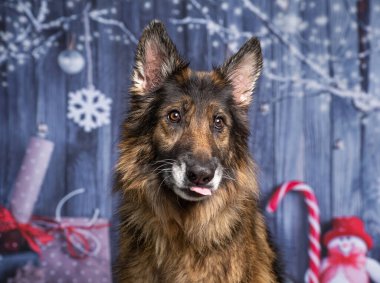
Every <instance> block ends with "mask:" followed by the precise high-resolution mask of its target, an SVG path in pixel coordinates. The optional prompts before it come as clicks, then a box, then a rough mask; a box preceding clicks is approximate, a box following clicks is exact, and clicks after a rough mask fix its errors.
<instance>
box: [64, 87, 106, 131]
mask: <svg viewBox="0 0 380 283" xmlns="http://www.w3.org/2000/svg"><path fill="white" fill-rule="evenodd" d="M111 103H112V100H111V99H110V98H108V97H106V96H105V95H104V94H103V93H101V92H100V91H99V90H97V89H95V87H93V86H90V87H88V88H83V89H81V90H78V91H75V92H70V93H69V112H68V114H67V117H68V118H70V119H72V120H73V121H74V122H75V123H77V124H78V125H79V126H81V127H82V128H83V129H84V130H85V131H86V132H90V131H91V130H93V129H96V128H98V127H101V126H103V125H108V124H109V123H110V110H111Z"/></svg>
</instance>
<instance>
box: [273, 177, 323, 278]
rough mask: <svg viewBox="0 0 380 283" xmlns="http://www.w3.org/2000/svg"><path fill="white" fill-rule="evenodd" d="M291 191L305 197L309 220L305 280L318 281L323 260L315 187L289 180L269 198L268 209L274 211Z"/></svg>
mask: <svg viewBox="0 0 380 283" xmlns="http://www.w3.org/2000/svg"><path fill="white" fill-rule="evenodd" d="M290 191H297V192H300V193H302V195H303V197H304V198H305V202H306V205H307V211H308V222H309V249H308V254H309V269H308V270H307V272H306V274H305V282H307V283H318V282H319V280H318V275H319V267H320V260H321V255H320V254H321V246H320V244H319V237H320V233H321V228H320V222H319V208H318V201H317V198H316V197H315V195H314V192H313V189H312V188H311V187H310V186H308V185H306V184H305V183H302V182H300V181H290V182H287V183H285V184H283V185H282V186H280V187H279V188H278V189H277V191H276V192H275V193H274V195H273V196H272V197H271V199H270V200H269V203H268V205H267V208H266V209H267V211H268V212H270V213H274V212H275V210H276V209H277V207H278V205H279V203H280V202H281V200H282V199H283V198H284V197H285V195H286V194H287V193H288V192H290Z"/></svg>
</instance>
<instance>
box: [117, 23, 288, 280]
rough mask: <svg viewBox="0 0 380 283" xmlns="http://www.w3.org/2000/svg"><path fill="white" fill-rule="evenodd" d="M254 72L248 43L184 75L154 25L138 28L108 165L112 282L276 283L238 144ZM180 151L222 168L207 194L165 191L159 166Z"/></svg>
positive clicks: (258, 58)
mask: <svg viewBox="0 0 380 283" xmlns="http://www.w3.org/2000/svg"><path fill="white" fill-rule="evenodd" d="M261 67H262V55H261V50H260V44H259V41H258V40H257V39H255V38H252V39H250V40H249V41H247V42H246V43H245V44H244V46H243V47H242V48H241V49H240V51H239V52H238V53H237V54H235V55H234V56H232V57H231V58H230V59H228V60H227V61H226V62H225V63H224V64H223V65H222V66H221V67H219V68H216V69H214V70H213V71H212V72H209V73H206V72H194V71H191V70H190V69H189V67H188V64H187V63H186V62H185V61H184V60H183V59H182V58H181V57H180V56H179V54H178V52H177V50H176V48H175V46H174V44H173V43H172V41H171V40H170V38H169V37H168V35H167V33H166V31H165V29H164V26H163V25H162V24H161V23H159V22H152V23H151V24H150V25H149V26H148V27H147V28H146V29H145V30H144V32H143V35H142V37H141V39H140V42H139V45H138V48H137V54H136V65H135V68H134V72H133V76H132V87H131V99H130V112H129V115H128V117H127V119H126V120H125V122H124V124H123V136H122V139H121V142H120V145H119V149H120V157H119V160H118V163H117V176H118V177H117V190H118V191H119V192H120V194H121V205H120V212H119V213H120V219H121V224H120V225H121V226H120V247H119V255H118V260H117V264H116V267H115V275H116V278H117V280H118V282H144V283H146V282H171V283H190V282H210V283H212V282H231V283H232V282H242V283H243V282H256V283H271V282H282V280H281V277H280V274H279V271H278V268H277V257H276V254H275V253H274V251H273V249H272V247H271V245H270V243H269V240H268V234H267V231H266V227H265V224H264V220H263V217H262V215H261V214H260V212H259V208H258V194H259V191H258V185H257V181H256V176H255V169H254V168H255V165H254V163H253V161H252V159H251V157H250V156H249V153H248V146H247V140H248V135H249V129H248V121H247V119H248V107H249V103H250V101H251V93H252V91H253V89H254V86H255V83H256V80H257V78H258V76H259V74H260V71H261ZM172 109H177V110H178V111H179V112H180V113H181V115H182V120H181V121H180V122H178V123H176V124H173V123H171V122H170V121H168V113H170V111H172ZM216 115H219V116H220V117H222V118H221V119H222V121H223V127H222V130H220V129H219V128H218V130H216V127H215V116H216ZM219 116H218V117H219ZM218 125H219V124H218ZM181 154H182V155H183V154H185V155H191V156H192V157H193V158H194V159H195V160H198V161H199V160H201V161H202V162H206V163H207V161H208V160H211V159H215V160H218V162H219V163H220V164H221V166H223V177H222V180H221V182H220V185H219V187H218V189H217V190H216V191H215V192H213V194H212V195H211V196H210V197H208V198H206V199H202V200H200V201H188V200H186V199H182V198H181V197H179V196H178V195H177V194H176V193H174V191H173V190H172V187H171V186H172V185H171V182H170V181H168V179H170V178H167V177H168V176H169V175H165V174H170V167H169V168H167V167H165V166H166V165H165V160H177V159H176V158H178V156H180V155H181ZM172 162H173V161H172ZM170 164H171V163H170V162H169V163H167V166H170ZM163 168H166V170H162V169H163ZM168 172H169V173H168ZM169 177H170V176H169Z"/></svg>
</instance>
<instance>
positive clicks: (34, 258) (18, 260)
mask: <svg viewBox="0 0 380 283" xmlns="http://www.w3.org/2000/svg"><path fill="white" fill-rule="evenodd" d="M30 263H32V264H34V265H38V263H39V259H38V254H36V253H34V252H30V251H29V252H19V253H12V254H7V255H4V254H3V255H0V282H7V279H8V278H10V277H13V276H15V274H16V272H17V270H19V269H20V268H22V267H24V266H25V265H27V264H30Z"/></svg>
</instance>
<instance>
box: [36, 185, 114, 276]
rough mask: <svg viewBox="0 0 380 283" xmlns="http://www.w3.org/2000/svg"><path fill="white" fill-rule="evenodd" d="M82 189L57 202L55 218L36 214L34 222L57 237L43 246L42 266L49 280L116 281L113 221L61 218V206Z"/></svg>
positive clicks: (96, 216) (82, 190)
mask: <svg viewBox="0 0 380 283" xmlns="http://www.w3.org/2000/svg"><path fill="white" fill-rule="evenodd" d="M83 192H84V189H79V190H76V191H73V192H71V193H70V194H68V195H67V196H65V197H64V198H63V199H62V200H61V201H60V202H59V204H58V205H57V209H56V217H55V219H51V218H44V217H34V218H33V223H35V224H37V225H39V226H40V227H41V228H43V229H44V230H45V231H47V232H48V233H49V234H50V235H51V236H53V237H54V240H52V241H51V242H49V243H48V244H46V245H43V246H41V267H42V268H43V270H44V271H45V280H46V282H47V283H75V282H78V283H82V282H94V283H101V282H105V283H108V282H112V277H111V260H110V245H109V226H110V225H109V221H108V220H107V219H104V218H98V215H99V211H98V210H96V211H95V214H94V216H93V217H92V218H83V217H82V218H79V217H61V212H60V211H61V208H62V206H63V204H64V202H66V201H67V200H68V199H69V198H71V197H72V196H74V195H76V194H80V193H83Z"/></svg>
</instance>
